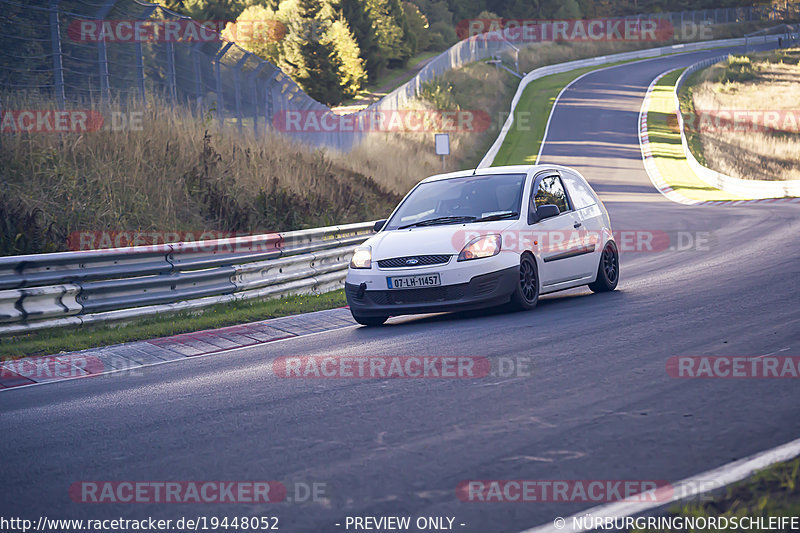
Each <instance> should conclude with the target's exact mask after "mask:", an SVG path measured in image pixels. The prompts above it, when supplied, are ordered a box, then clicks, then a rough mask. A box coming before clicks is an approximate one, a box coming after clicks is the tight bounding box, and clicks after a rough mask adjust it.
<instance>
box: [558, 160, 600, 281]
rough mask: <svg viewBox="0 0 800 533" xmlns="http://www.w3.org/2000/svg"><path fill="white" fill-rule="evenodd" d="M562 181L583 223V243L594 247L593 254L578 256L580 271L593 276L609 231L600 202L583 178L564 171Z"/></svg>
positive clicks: (571, 203) (581, 227)
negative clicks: (605, 233) (606, 232)
mask: <svg viewBox="0 0 800 533" xmlns="http://www.w3.org/2000/svg"><path fill="white" fill-rule="evenodd" d="M561 181H562V182H563V184H564V186H565V187H566V191H567V197H568V198H569V201H570V205H571V206H572V208H573V210H574V211H575V214H576V215H577V218H578V220H579V221H580V223H581V226H580V229H581V230H582V235H581V237H582V238H583V242H584V244H586V245H593V248H594V249H593V250H592V251H591V253H586V254H583V255H580V256H577V258H578V261H580V263H581V267H580V270H581V272H582V273H583V274H584V275H586V276H593V275H594V273H595V272H596V271H597V265H598V263H599V261H600V253H601V251H602V246H603V242H601V241H603V240H604V236H603V230H605V229H607V228H606V227H605V226H606V225H605V221H604V213H603V210H602V209H601V208H600V201H599V200H598V199H597V195H596V194H595V193H594V191H592V189H591V187H590V186H589V184H588V183H587V182H586V180H584V179H583V178H582V177H581V176H579V175H577V174H575V173H572V172H568V171H563V172H561Z"/></svg>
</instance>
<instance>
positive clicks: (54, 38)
mask: <svg viewBox="0 0 800 533" xmlns="http://www.w3.org/2000/svg"><path fill="white" fill-rule="evenodd" d="M59 1H60V0H50V44H51V46H52V49H53V83H54V84H55V88H56V101H57V102H58V108H59V109H62V110H63V109H64V107H65V106H66V97H65V95H64V64H63V63H62V61H61V30H60V28H59V23H58V3H59Z"/></svg>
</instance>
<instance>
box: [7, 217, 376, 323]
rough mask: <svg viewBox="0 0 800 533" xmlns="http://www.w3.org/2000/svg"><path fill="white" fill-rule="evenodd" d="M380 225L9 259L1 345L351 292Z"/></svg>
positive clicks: (23, 256)
mask: <svg viewBox="0 0 800 533" xmlns="http://www.w3.org/2000/svg"><path fill="white" fill-rule="evenodd" d="M373 224H374V223H373V222H362V223H356V224H348V225H342V226H331V227H326V228H315V229H309V230H301V231H291V232H284V233H270V234H265V235H254V236H246V237H235V238H230V239H218V240H208V241H195V242H178V243H172V244H162V245H153V246H132V247H127V248H113V249H107V250H90V251H80V252H58V253H49V254H33V255H18V256H8V257H0V335H3V334H15V333H24V332H27V331H33V330H37V329H45V328H52V327H60V326H68V325H80V324H85V323H92V322H101V321H108V320H115V319H127V318H133V317H137V316H146V315H152V314H158V313H163V312H169V311H176V310H181V309H193V308H199V307H205V306H208V305H213V304H215V303H222V302H229V301H235V300H246V299H251V298H261V297H274V296H279V295H286V294H296V293H308V292H326V291H329V290H334V289H337V288H341V287H342V286H343V284H344V278H345V276H346V274H347V265H348V262H349V261H350V257H351V255H352V253H353V250H354V249H355V248H356V246H358V245H359V244H360V243H362V242H363V241H365V240H366V239H367V238H368V237H369V236H370V235H372V234H373Z"/></svg>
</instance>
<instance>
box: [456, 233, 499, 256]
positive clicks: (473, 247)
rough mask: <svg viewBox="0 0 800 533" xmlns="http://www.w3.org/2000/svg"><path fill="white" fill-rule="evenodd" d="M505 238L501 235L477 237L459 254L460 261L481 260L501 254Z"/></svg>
mask: <svg viewBox="0 0 800 533" xmlns="http://www.w3.org/2000/svg"><path fill="white" fill-rule="evenodd" d="M502 243H503V238H502V237H501V236H500V235H483V236H481V237H475V238H474V239H472V240H471V241H469V242H468V243H467V245H466V246H464V248H463V249H462V250H461V253H460V254H458V260H459V261H469V260H470V259H480V258H482V257H492V256H493V255H497V254H499V253H500V246H501V245H502Z"/></svg>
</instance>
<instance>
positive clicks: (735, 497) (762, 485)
mask: <svg viewBox="0 0 800 533" xmlns="http://www.w3.org/2000/svg"><path fill="white" fill-rule="evenodd" d="M668 514H669V515H671V516H676V517H684V518H692V517H695V518H701V517H704V518H710V517H724V518H728V519H732V518H736V517H738V518H741V517H748V518H753V519H757V518H759V517H763V519H764V520H765V522H766V521H767V520H768V519H769V518H770V517H781V516H786V517H792V516H798V515H800V459H794V460H792V461H788V462H785V463H779V464H776V465H773V466H771V467H769V468H766V469H764V470H762V471H760V472H758V473H756V474H755V475H753V476H751V477H750V478H748V479H745V480H743V481H740V482H738V483H734V484H733V485H731V486H730V487H728V488H727V489H726V490H725V492H724V493H723V494H719V495H717V496H713V497H712V498H711V499H710V500H706V501H701V502H691V503H687V504H684V505H681V506H676V507H673V508H671V509H670V510H669V511H668ZM722 530H723V531H744V530H748V529H747V528H743V529H736V528H733V527H731V528H730V529H722ZM752 530H753V531H757V530H758V528H753V529H752ZM633 531H636V532H638V531H640V530H633ZM642 531H644V530H642ZM648 531H653V530H648ZM661 531H670V532H671V531H676V532H677V531H701V529H699V528H696V529H690V528H684V529H680V530H678V529H667V530H661ZM772 531H787V532H788V531H792V529H791V528H788V527H787V528H786V529H772Z"/></svg>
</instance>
